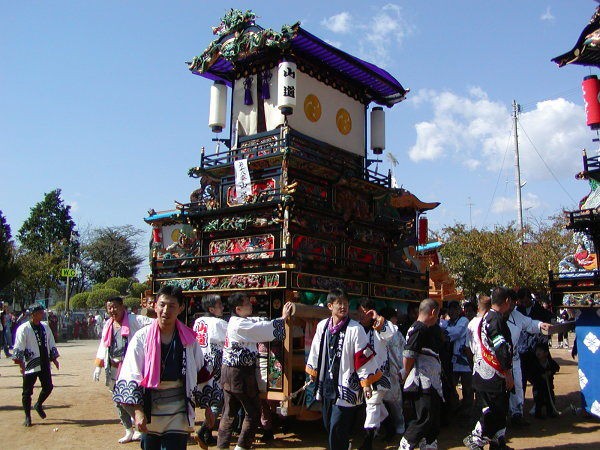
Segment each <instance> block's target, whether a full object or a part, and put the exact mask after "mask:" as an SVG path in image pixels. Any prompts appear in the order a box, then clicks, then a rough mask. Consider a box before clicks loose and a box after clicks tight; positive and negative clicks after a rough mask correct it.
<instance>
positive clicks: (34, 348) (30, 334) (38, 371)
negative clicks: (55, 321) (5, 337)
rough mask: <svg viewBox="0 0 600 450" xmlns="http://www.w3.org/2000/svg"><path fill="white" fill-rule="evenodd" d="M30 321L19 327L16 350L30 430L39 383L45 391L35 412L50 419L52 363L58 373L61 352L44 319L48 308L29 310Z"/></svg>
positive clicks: (42, 391) (33, 307)
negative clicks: (47, 403)
mask: <svg viewBox="0 0 600 450" xmlns="http://www.w3.org/2000/svg"><path fill="white" fill-rule="evenodd" d="M29 313H30V316H29V321H27V322H25V323H23V324H21V325H19V328H18V329H17V334H16V338H15V344H14V347H13V357H12V358H13V361H14V362H15V364H19V366H20V367H21V373H22V374H23V395H22V401H23V410H24V411H25V422H23V425H24V426H26V427H30V426H31V396H32V395H33V386H34V384H35V382H36V380H37V379H38V378H39V379H40V384H41V385H42V390H41V391H40V395H39V396H38V400H37V402H36V403H35V405H33V409H35V410H36V412H37V413H38V414H39V416H40V417H41V418H42V419H45V418H46V412H45V411H44V408H43V406H42V405H43V403H44V401H46V399H47V398H48V397H49V396H50V393H51V392H52V388H53V387H54V386H53V385H52V372H51V371H50V362H52V363H53V364H54V365H55V366H56V369H57V370H58V368H59V364H58V357H59V354H58V350H57V349H56V344H55V342H54V337H53V336H52V331H51V330H50V327H49V326H48V324H47V323H46V322H42V319H43V318H44V307H43V306H42V305H40V304H35V305H33V306H31V307H30V308H29Z"/></svg>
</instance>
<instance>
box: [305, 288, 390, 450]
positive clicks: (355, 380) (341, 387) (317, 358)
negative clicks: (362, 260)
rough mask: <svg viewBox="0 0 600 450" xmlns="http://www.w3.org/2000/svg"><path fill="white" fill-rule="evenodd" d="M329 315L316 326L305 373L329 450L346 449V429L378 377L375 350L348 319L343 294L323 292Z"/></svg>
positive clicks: (350, 427)
mask: <svg viewBox="0 0 600 450" xmlns="http://www.w3.org/2000/svg"><path fill="white" fill-rule="evenodd" d="M327 307H328V308H329V310H330V311H331V317H330V318H328V319H323V320H322V321H320V322H319V324H318V325H317V329H316V332H315V336H314V338H313V341H312V345H311V348H310V354H309V356H308V360H307V362H306V373H308V374H309V375H310V378H311V380H312V381H315V382H316V392H317V395H316V398H317V400H321V401H322V402H323V423H324V425H325V429H326V430H327V434H328V436H329V438H328V440H329V449H330V450H347V449H348V443H349V441H350V431H351V429H352V425H353V423H354V418H355V417H356V414H357V412H358V408H359V407H360V405H361V404H362V403H363V399H364V398H365V397H366V398H367V399H369V398H371V394H372V392H373V390H372V388H371V385H372V384H373V383H375V382H376V381H377V380H379V379H380V378H381V375H382V374H381V371H379V370H378V369H377V363H376V361H375V359H374V356H375V352H374V351H373V348H372V347H371V346H370V345H369V340H368V339H367V335H366V333H365V329H364V328H363V327H362V325H361V324H360V323H358V322H356V321H355V320H352V319H350V317H349V316H348V313H349V312H350V307H349V303H348V297H347V296H346V293H345V292H344V291H342V290H341V289H332V290H331V291H329V294H328V295H327Z"/></svg>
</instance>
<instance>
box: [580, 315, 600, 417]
mask: <svg viewBox="0 0 600 450" xmlns="http://www.w3.org/2000/svg"><path fill="white" fill-rule="evenodd" d="M575 333H576V334H577V353H578V359H579V386H580V387H581V397H582V403H583V404H582V407H583V408H585V410H586V411H587V412H589V413H590V414H593V415H595V416H596V417H600V377H598V373H599V371H600V309H596V308H589V309H583V310H582V312H581V315H580V316H579V318H578V319H577V323H576V324H575Z"/></svg>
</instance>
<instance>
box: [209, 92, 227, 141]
mask: <svg viewBox="0 0 600 450" xmlns="http://www.w3.org/2000/svg"><path fill="white" fill-rule="evenodd" d="M226 113H227V86H225V83H224V82H223V81H221V80H216V81H215V82H214V83H213V85H212V86H211V87H210V110H209V113H208V126H209V127H210V128H211V129H212V131H213V133H220V132H221V131H223V128H225V120H226V118H225V115H226Z"/></svg>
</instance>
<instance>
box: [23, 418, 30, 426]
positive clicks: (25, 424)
mask: <svg viewBox="0 0 600 450" xmlns="http://www.w3.org/2000/svg"><path fill="white" fill-rule="evenodd" d="M23 426H24V427H30V426H31V416H25V421H24V422H23Z"/></svg>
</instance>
